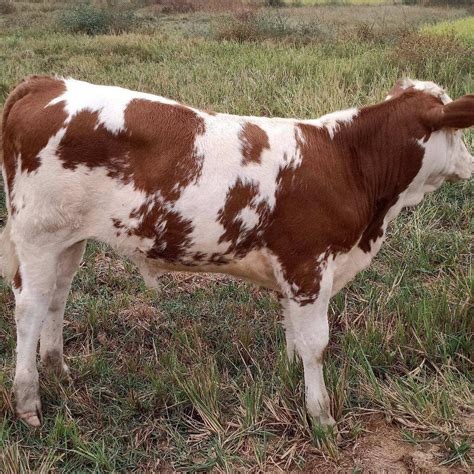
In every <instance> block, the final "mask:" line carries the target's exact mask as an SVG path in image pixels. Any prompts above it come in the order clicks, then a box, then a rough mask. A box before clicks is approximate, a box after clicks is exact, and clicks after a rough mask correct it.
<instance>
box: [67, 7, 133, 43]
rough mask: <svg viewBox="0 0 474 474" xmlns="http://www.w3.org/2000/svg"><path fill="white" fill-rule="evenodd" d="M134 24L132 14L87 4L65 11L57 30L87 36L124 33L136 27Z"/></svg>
mask: <svg viewBox="0 0 474 474" xmlns="http://www.w3.org/2000/svg"><path fill="white" fill-rule="evenodd" d="M136 23H137V17H136V16H135V15H134V13H133V12H130V11H114V10H108V9H105V8H99V7H96V6H94V5H88V4H79V5H77V6H73V7H71V8H70V9H65V10H64V11H63V12H61V14H60V15H59V18H58V27H59V29H63V30H64V31H66V32H68V33H85V34H87V35H99V34H105V33H114V34H120V33H125V32H127V31H130V30H131V29H132V28H133V27H134V26H136Z"/></svg>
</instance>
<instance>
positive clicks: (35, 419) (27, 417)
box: [18, 408, 42, 428]
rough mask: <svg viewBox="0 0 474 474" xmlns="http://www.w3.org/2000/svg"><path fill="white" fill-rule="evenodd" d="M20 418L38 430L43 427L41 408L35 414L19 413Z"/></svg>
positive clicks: (29, 412)
mask: <svg viewBox="0 0 474 474" xmlns="http://www.w3.org/2000/svg"><path fill="white" fill-rule="evenodd" d="M18 417H19V418H20V419H21V420H23V421H24V422H25V423H27V424H28V425H30V426H33V427H34V428H38V426H41V420H42V416H41V408H39V409H38V410H37V411H35V412H32V411H28V412H26V413H18Z"/></svg>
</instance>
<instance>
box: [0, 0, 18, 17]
mask: <svg viewBox="0 0 474 474" xmlns="http://www.w3.org/2000/svg"><path fill="white" fill-rule="evenodd" d="M15 12H16V7H15V5H14V3H13V2H12V1H10V0H1V1H0V15H11V14H12V13H15Z"/></svg>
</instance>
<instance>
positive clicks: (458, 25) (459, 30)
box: [421, 16, 474, 46]
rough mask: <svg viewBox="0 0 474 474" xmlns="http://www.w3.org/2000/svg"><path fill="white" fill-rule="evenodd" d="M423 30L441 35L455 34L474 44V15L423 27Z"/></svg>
mask: <svg viewBox="0 0 474 474" xmlns="http://www.w3.org/2000/svg"><path fill="white" fill-rule="evenodd" d="M421 31H422V32H424V33H428V34H434V35H439V36H455V37H457V38H461V39H463V40H464V41H468V42H469V43H470V44H471V45H472V46H474V16H471V17H468V18H462V19H460V20H456V21H442V22H440V23H436V24H435V25H429V26H426V27H423V28H422V30H421Z"/></svg>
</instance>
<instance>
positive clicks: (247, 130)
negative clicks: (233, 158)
mask: <svg viewBox="0 0 474 474" xmlns="http://www.w3.org/2000/svg"><path fill="white" fill-rule="evenodd" d="M239 139H240V141H241V143H242V155H243V160H242V164H243V165H249V164H250V163H257V164H259V163H261V161H262V152H263V150H264V149H267V150H269V149H270V143H269V141H268V135H267V134H266V132H265V130H262V129H261V128H260V127H259V126H258V125H255V124H254V123H250V122H247V123H246V124H245V125H244V126H243V127H242V130H241V132H240V134H239Z"/></svg>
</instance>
